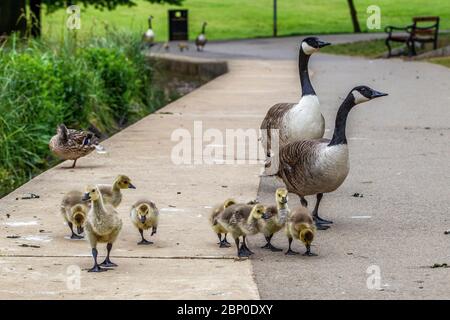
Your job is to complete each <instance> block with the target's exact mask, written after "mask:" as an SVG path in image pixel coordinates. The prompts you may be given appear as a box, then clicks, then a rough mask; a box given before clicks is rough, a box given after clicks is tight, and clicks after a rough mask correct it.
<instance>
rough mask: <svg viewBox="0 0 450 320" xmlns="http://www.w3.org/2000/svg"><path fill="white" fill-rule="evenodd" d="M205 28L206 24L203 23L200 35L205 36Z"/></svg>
mask: <svg viewBox="0 0 450 320" xmlns="http://www.w3.org/2000/svg"><path fill="white" fill-rule="evenodd" d="M205 28H206V24H205V23H204V24H203V26H202V34H205Z"/></svg>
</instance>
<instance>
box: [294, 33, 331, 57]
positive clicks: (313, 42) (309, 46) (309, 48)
mask: <svg viewBox="0 0 450 320" xmlns="http://www.w3.org/2000/svg"><path fill="white" fill-rule="evenodd" d="M330 44H331V43H329V42H326V41H322V40H320V39H319V38H317V37H308V38H305V39H303V41H302V43H301V47H302V50H303V52H304V53H305V54H307V55H311V54H313V53H314V52H317V51H319V49H320V48H323V47H325V46H328V45H330Z"/></svg>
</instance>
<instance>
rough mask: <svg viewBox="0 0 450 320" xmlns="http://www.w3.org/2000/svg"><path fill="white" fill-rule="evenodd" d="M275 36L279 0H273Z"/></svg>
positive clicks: (275, 34)
mask: <svg viewBox="0 0 450 320" xmlns="http://www.w3.org/2000/svg"><path fill="white" fill-rule="evenodd" d="M273 36H274V37H276V36H277V0H273Z"/></svg>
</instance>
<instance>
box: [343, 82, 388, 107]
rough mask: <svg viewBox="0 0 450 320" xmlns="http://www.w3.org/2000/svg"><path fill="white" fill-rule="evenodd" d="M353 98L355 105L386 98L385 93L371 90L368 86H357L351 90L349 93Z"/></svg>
mask: <svg viewBox="0 0 450 320" xmlns="http://www.w3.org/2000/svg"><path fill="white" fill-rule="evenodd" d="M351 94H352V95H353V98H354V99H355V104H358V103H363V102H366V101H369V100H372V99H375V98H379V97H384V96H387V95H388V94H387V93H383V92H379V91H377V90H374V89H371V88H369V87H368V86H358V87H355V88H353V90H352V91H351Z"/></svg>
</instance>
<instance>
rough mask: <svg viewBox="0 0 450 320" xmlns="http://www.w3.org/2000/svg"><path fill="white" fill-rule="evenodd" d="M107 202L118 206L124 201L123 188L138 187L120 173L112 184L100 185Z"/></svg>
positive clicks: (115, 206)
mask: <svg viewBox="0 0 450 320" xmlns="http://www.w3.org/2000/svg"><path fill="white" fill-rule="evenodd" d="M98 187H99V190H100V192H101V193H102V196H103V200H104V202H105V203H109V204H111V205H112V206H113V207H114V208H117V207H118V206H119V204H120V203H121V202H122V191H121V190H122V189H136V187H135V186H134V185H133V184H132V183H131V179H130V178H129V177H127V176H125V175H123V174H121V175H118V176H117V178H116V180H114V183H113V184H112V185H104V184H103V185H99V186H98Z"/></svg>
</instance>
